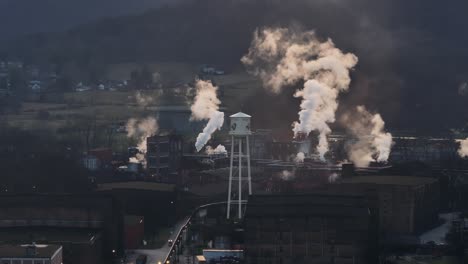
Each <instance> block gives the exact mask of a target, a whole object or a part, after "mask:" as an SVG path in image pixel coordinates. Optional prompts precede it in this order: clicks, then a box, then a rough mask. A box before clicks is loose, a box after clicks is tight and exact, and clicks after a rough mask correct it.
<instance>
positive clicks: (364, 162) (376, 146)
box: [341, 106, 393, 167]
mask: <svg viewBox="0 0 468 264" xmlns="http://www.w3.org/2000/svg"><path fill="white" fill-rule="evenodd" d="M341 121H342V123H343V124H344V125H345V126H347V128H348V130H349V131H350V132H351V134H352V135H353V136H354V137H355V138H356V140H357V141H356V142H353V143H352V144H351V145H350V146H349V147H348V158H349V159H350V160H351V161H352V162H353V163H354V164H355V165H356V166H358V167H367V166H369V164H370V163H371V162H374V161H377V162H386V161H387V160H388V158H389V156H390V151H391V147H392V144H393V140H392V135H391V134H390V133H387V132H385V131H384V127H385V122H384V121H383V119H382V117H381V116H380V114H371V113H369V112H368V111H367V110H366V108H365V107H364V106H358V107H356V110H355V112H354V113H348V114H346V115H344V116H343V117H342V120H341Z"/></svg>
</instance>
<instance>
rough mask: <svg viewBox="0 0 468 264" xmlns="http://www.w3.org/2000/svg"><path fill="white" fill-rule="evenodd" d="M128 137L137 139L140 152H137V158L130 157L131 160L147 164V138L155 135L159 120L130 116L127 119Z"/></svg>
mask: <svg viewBox="0 0 468 264" xmlns="http://www.w3.org/2000/svg"><path fill="white" fill-rule="evenodd" d="M126 127H127V137H129V138H133V139H136V140H137V148H138V150H139V151H140V153H138V154H137V156H136V159H135V158H133V159H132V158H130V162H136V161H137V162H138V163H142V164H143V165H144V166H146V157H145V154H146V151H147V146H146V140H147V138H148V137H151V136H154V135H155V134H156V132H157V131H158V129H159V127H158V122H157V121H156V119H155V118H153V117H147V118H144V119H135V118H130V119H129V120H128V121H127V125H126Z"/></svg>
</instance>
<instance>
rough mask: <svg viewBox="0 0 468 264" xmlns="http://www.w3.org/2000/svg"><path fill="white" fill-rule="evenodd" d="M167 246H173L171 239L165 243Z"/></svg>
mask: <svg viewBox="0 0 468 264" xmlns="http://www.w3.org/2000/svg"><path fill="white" fill-rule="evenodd" d="M167 244H168V245H169V246H170V247H172V244H174V241H172V239H169V240H168V241H167Z"/></svg>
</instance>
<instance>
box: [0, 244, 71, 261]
mask: <svg viewBox="0 0 468 264" xmlns="http://www.w3.org/2000/svg"><path fill="white" fill-rule="evenodd" d="M0 263H2V264H16V263H25V264H26V263H33V264H36V263H42V264H44V263H48V264H61V263H62V246H59V245H36V244H35V243H33V244H31V245H0Z"/></svg>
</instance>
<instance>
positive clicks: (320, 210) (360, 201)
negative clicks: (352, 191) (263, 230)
mask: <svg viewBox="0 0 468 264" xmlns="http://www.w3.org/2000/svg"><path fill="white" fill-rule="evenodd" d="M367 214H368V205H367V202H366V199H365V198H364V197H363V196H358V195H332V194H293V195H290V194H287V195H253V196H251V197H250V198H249V202H248V203H247V211H246V215H247V216H291V217H293V216H304V215H308V216H314V215H319V216H324V215H328V216H337V217H338V216H354V215H367Z"/></svg>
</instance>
